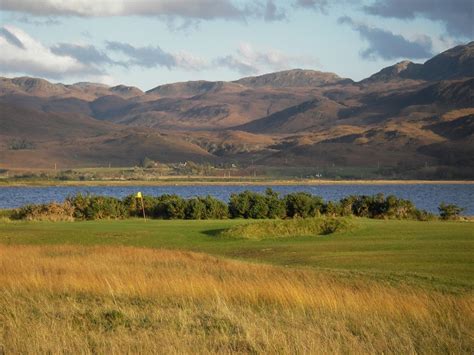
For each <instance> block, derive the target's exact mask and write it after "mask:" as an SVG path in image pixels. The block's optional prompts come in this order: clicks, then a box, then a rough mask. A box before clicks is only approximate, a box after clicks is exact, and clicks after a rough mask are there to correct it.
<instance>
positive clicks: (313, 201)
mask: <svg viewBox="0 0 474 355" xmlns="http://www.w3.org/2000/svg"><path fill="white" fill-rule="evenodd" d="M284 201H285V206H286V215H287V216H288V217H291V218H294V217H301V218H307V217H316V216H318V215H320V214H321V211H322V208H323V204H324V203H323V199H322V198H321V197H319V196H313V195H311V194H309V193H306V192H295V193H291V194H288V195H286V196H285V199H284Z"/></svg>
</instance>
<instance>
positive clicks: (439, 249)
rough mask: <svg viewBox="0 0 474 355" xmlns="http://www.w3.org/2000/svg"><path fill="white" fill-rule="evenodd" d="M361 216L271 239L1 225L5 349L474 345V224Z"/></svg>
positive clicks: (185, 227)
mask: <svg viewBox="0 0 474 355" xmlns="http://www.w3.org/2000/svg"><path fill="white" fill-rule="evenodd" d="M352 222H353V224H354V227H353V228H352V229H351V230H349V231H344V232H336V233H334V234H331V235H327V236H320V235H319V236H314V237H288V238H276V239H266V240H260V241H254V240H247V239H234V238H223V237H220V236H219V232H220V231H222V230H223V229H225V228H228V227H229V226H232V225H235V224H239V223H252V222H248V221H242V220H224V221H222V220H221V221H164V220H152V221H148V222H146V223H144V222H143V221H142V220H124V221H93V222H64V223H59V222H58V223H51V222H10V223H1V224H0V349H1V348H2V346H3V348H4V349H5V350H6V353H32V354H33V353H47V352H50V353H63V352H67V353H90V352H95V353H111V352H112V353H113V352H115V353H127V352H128V353H137V352H141V353H158V352H161V353H162V352H167V353H175V352H179V353H196V352H198V353H208V352H215V353H231V352H238V353H304V352H306V353H308V352H310V353H348V352H357V353H426V354H433V353H472V350H473V349H474V343H473V339H472V333H473V330H474V318H473V312H472V309H473V305H474V298H473V286H474V277H473V275H474V263H473V260H474V243H473V224H472V223H468V222H437V221H434V222H415V221H393V220H390V221H382V220H368V219H353V221H352ZM196 252H198V253H196ZM206 254H207V255H206ZM209 254H212V255H209ZM231 258H232V259H239V260H230V259H231ZM270 264H272V265H270Z"/></svg>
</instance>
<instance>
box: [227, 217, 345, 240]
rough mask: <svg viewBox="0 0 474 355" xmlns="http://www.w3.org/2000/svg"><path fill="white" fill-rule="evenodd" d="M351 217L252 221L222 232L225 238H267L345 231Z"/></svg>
mask: <svg viewBox="0 0 474 355" xmlns="http://www.w3.org/2000/svg"><path fill="white" fill-rule="evenodd" d="M351 225H352V224H351V222H350V220H349V218H342V217H341V218H330V217H317V218H294V219H284V220H281V219H275V220H262V221H257V222H255V221H252V222H249V223H246V224H239V225H235V226H233V227H231V228H229V229H226V230H224V231H222V232H221V233H220V236H221V237H225V238H243V239H253V240H261V239H266V238H287V237H308V236H318V235H326V234H331V233H334V232H339V231H344V230H347V229H349V228H350V227H351Z"/></svg>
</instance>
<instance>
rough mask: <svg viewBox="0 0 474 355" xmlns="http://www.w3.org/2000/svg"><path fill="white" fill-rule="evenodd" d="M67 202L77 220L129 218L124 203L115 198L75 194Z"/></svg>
mask: <svg viewBox="0 0 474 355" xmlns="http://www.w3.org/2000/svg"><path fill="white" fill-rule="evenodd" d="M67 201H68V202H69V203H70V204H71V206H72V207H73V209H74V217H75V218H77V219H88V220H94V219H109V218H113V219H118V218H126V217H128V216H129V213H128V210H127V208H126V206H125V205H124V203H123V202H122V201H120V200H119V199H117V198H115V197H108V196H93V195H82V194H77V195H76V196H74V197H68V198H67Z"/></svg>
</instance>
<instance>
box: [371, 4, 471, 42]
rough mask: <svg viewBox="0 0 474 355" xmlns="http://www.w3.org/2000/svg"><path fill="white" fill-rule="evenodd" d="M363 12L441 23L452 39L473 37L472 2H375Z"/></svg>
mask: <svg viewBox="0 0 474 355" xmlns="http://www.w3.org/2000/svg"><path fill="white" fill-rule="evenodd" d="M364 10H365V12H367V13H368V14H371V15H376V16H381V17H389V18H398V19H404V20H412V19H414V18H416V17H423V18H427V19H429V20H432V21H439V22H441V23H443V24H444V25H445V27H446V31H447V32H448V33H449V34H450V35H452V36H454V37H459V36H463V37H467V38H469V39H472V37H473V36H474V1H472V0H376V1H375V2H374V3H373V4H371V5H368V6H365V7H364Z"/></svg>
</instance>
